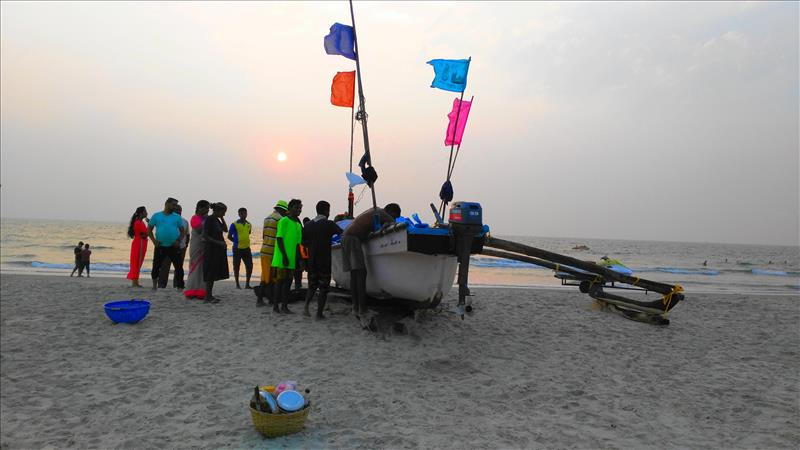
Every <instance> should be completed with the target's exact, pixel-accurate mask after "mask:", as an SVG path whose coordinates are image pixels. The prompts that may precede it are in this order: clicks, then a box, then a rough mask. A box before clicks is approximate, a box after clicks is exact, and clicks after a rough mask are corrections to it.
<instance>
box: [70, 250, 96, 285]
mask: <svg viewBox="0 0 800 450" xmlns="http://www.w3.org/2000/svg"><path fill="white" fill-rule="evenodd" d="M72 252H73V253H75V267H73V268H72V273H71V274H69V276H74V275H75V272H78V276H79V277H82V276H83V271H84V270H85V271H86V277H87V278H90V275H89V272H90V268H91V267H90V266H91V259H92V251H91V250H89V243H86V244H84V243H83V241H81V242H78V245H76V246H75V248H74V249H72Z"/></svg>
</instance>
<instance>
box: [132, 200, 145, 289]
mask: <svg viewBox="0 0 800 450" xmlns="http://www.w3.org/2000/svg"><path fill="white" fill-rule="evenodd" d="M145 219H147V209H146V208H145V207H144V206H140V207H138V208H136V212H135V213H133V216H132V217H131V223H130V225H128V237H130V238H131V239H133V241H132V242H131V264H130V268H131V269H130V271H129V272H128V279H129V280H131V286H132V287H142V285H140V284H139V269H141V268H142V263H143V262H144V255H145V254H146V253H147V224H145V223H144V221H145Z"/></svg>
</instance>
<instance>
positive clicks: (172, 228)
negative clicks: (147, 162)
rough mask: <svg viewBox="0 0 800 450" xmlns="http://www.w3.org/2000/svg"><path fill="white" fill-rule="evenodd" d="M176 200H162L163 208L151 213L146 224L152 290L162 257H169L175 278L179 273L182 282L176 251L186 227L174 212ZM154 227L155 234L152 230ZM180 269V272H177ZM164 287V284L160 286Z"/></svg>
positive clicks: (156, 283)
mask: <svg viewBox="0 0 800 450" xmlns="http://www.w3.org/2000/svg"><path fill="white" fill-rule="evenodd" d="M177 207H178V200H176V199H174V198H172V197H170V198H168V199H167V201H166V202H164V210H163V211H159V212H157V213H155V214H153V217H152V218H150V224H149V225H148V226H147V231H148V235H149V236H150V240H151V241H153V247H154V250H153V270H152V271H151V273H150V277H151V278H152V279H153V290H156V288H157V285H158V281H159V271H160V270H161V264H162V263H163V262H164V259H165V258H167V259H169V261H170V263H172V265H173V267H174V268H175V278H176V279H177V278H178V274H179V273H180V277H181V284H182V283H183V269H179V268H178V265H177V264H178V251H179V249H180V243H181V240H183V236H184V234H186V229H185V228H184V227H183V218H182V217H181V216H179V215H178V214H175V210H176V209H177ZM154 229H155V234H154V233H153V230H154ZM179 270H180V272H179ZM162 287H166V286H162Z"/></svg>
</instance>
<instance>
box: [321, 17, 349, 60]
mask: <svg viewBox="0 0 800 450" xmlns="http://www.w3.org/2000/svg"><path fill="white" fill-rule="evenodd" d="M354 42H355V39H354V36H353V27H351V26H349V25H342V24H340V23H338V22H337V23H334V24H333V25H331V32H330V33H328V35H327V36H325V53H327V54H329V55H342V56H344V57H345V58H349V59H352V60H355V59H356V52H355V50H353V43H354Z"/></svg>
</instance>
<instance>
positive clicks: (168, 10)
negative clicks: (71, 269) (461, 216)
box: [0, 1, 800, 245]
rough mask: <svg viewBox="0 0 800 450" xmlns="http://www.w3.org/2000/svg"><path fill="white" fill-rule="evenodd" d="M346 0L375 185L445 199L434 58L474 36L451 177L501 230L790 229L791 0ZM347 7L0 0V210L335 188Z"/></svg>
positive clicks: (794, 187)
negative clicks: (336, 83)
mask: <svg viewBox="0 0 800 450" xmlns="http://www.w3.org/2000/svg"><path fill="white" fill-rule="evenodd" d="M354 8H355V17H356V31H357V34H358V38H359V52H360V60H361V66H362V67H361V70H362V79H363V88H364V93H365V97H366V110H367V113H368V114H369V120H368V124H369V140H370V147H371V150H372V159H373V163H374V166H375V168H376V170H377V172H378V176H379V179H378V181H377V183H376V186H375V192H376V195H377V201H378V204H379V205H385V204H387V203H390V202H397V203H399V204H400V205H401V207H402V208H403V213H404V215H410V214H412V213H414V212H417V213H419V214H420V216H421V217H422V218H423V219H424V220H427V221H432V213H431V211H430V207H429V206H428V205H429V204H430V203H431V202H436V203H437V204H438V193H439V188H440V186H441V184H442V183H443V182H444V180H445V177H446V169H447V164H448V157H449V154H450V153H449V151H450V149H449V147H445V146H444V135H445V130H446V126H447V113H448V112H449V111H450V108H451V106H452V102H453V99H454V98H455V97H456V95H457V94H455V93H452V92H447V91H442V90H438V89H433V88H431V87H430V84H431V81H432V79H433V70H432V68H431V66H429V65H427V64H426V62H427V61H429V60H431V59H435V58H447V59H461V58H466V57H471V58H472V63H471V66H470V72H469V78H468V84H467V89H466V91H465V98H469V97H472V96H474V104H473V108H472V111H471V113H470V116H469V122H468V124H467V129H466V132H465V134H464V140H463V144H462V146H461V151H460V153H461V154H460V155H459V157H458V159H457V165H456V167H455V170H454V173H453V178H452V182H453V186H454V191H455V200H464V201H475V202H480V203H481V205H482V207H483V211H484V221H485V223H487V224H489V226H490V227H491V229H492V232H493V234H497V235H528V236H543V237H574V238H607V239H633V240H658V241H685V242H723V243H743V244H775V245H798V244H799V243H800V242H798V241H800V181H799V179H800V176H799V175H798V174H799V173H800V156H799V155H800V142H799V141H800V137H799V129H800V125H799V124H800V116H799V114H800V113H799V111H800V106H799V98H800V94H799V92H798V90H799V86H800V78H799V77H800V69H799V68H798V54H800V49H799V48H798V46H799V45H800V44H799V42H800V35H799V30H800V25H799V24H798V21H799V20H800V19H799V18H798V17H799V14H798V13H799V9H800V8H799V7H798V3H797V2H707V3H704V2H609V3H600V2H587V3H584V2H555V3H547V2H477V1H476V2H433V1H431V2H402V3H401V2H361V1H357V2H355V3H354ZM334 22H341V23H345V24H350V11H349V8H348V4H347V2H345V1H328V2H277V1H276V2H264V3H256V2H245V3H234V2H197V3H189V2H186V3H159V2H74V3H72V2H7V1H4V2H0V185H1V187H0V215H2V217H20V218H39V219H66V220H99V221H113V222H126V221H127V220H128V219H129V218H130V216H131V214H132V213H133V211H134V210H135V208H136V207H137V206H140V205H145V206H147V207H148V209H149V210H150V212H151V214H152V213H153V212H155V211H157V210H159V209H161V207H162V206H163V203H164V200H165V199H166V198H167V197H169V196H171V197H175V198H177V199H179V200H180V201H181V204H183V205H184V210H189V212H191V211H192V210H193V206H194V204H195V203H196V202H197V201H198V200H200V199H206V200H209V201H212V202H215V201H222V202H224V203H226V204H227V205H228V207H229V211H228V218H229V220H230V219H232V218H234V217H235V210H236V209H238V208H239V207H240V206H245V207H246V208H248V211H249V213H250V219H251V221H252V222H255V223H259V222H260V220H261V219H262V218H263V217H264V216H266V215H267V214H268V213H269V211H270V210H271V209H272V206H273V205H274V203H275V201H276V200H279V199H285V200H289V199H291V198H299V199H301V200H303V204H304V210H303V216H309V217H313V216H314V215H315V213H314V205H315V204H316V202H317V201H318V200H327V201H329V202H330V203H331V204H332V206H333V210H334V212H336V211H344V210H346V206H347V205H346V198H347V183H346V180H345V176H344V174H345V172H347V171H348V170H349V151H350V109H349V108H341V107H335V106H332V105H331V104H330V101H329V100H330V84H331V80H332V78H333V76H334V75H335V74H336V72H337V71H349V70H354V69H355V64H354V62H353V61H351V60H348V59H346V58H344V57H341V56H333V55H327V54H326V53H325V51H324V49H323V45H322V41H323V37H324V36H325V35H326V34H327V33H328V29H329V28H330V26H331V25H332V24H333V23H334ZM357 127H358V125H357ZM355 148H356V156H355V158H356V160H357V159H358V158H359V157H360V155H361V153H362V152H363V143H362V139H361V137H360V129H359V128H357V129H356V140H355ZM280 152H284V153H285V154H286V156H287V159H286V161H285V162H279V161H278V159H277V155H278V153H280ZM361 192H362V190H361V187H357V188H356V189H355V194H356V196H359V194H361ZM370 204H371V198H370V195H369V193H368V192H364V193H363V197H362V198H361V200H360V202H359V203H358V204H357V206H356V211H357V212H358V211H361V210H363V209H365V208H366V207H368V206H370Z"/></svg>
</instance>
